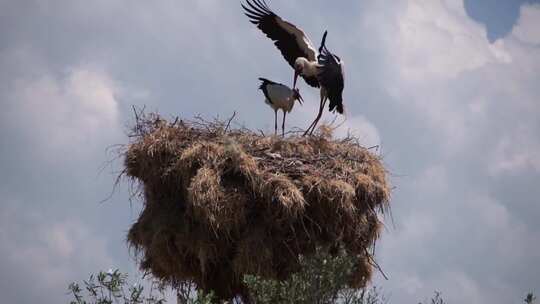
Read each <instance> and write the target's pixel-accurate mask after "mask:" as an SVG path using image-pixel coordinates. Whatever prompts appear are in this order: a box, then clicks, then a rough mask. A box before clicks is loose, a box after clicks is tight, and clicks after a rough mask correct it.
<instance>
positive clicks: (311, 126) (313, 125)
mask: <svg viewBox="0 0 540 304" xmlns="http://www.w3.org/2000/svg"><path fill="white" fill-rule="evenodd" d="M323 101H324V94H323V92H322V91H321V104H320V107H319V115H318V116H317V118H315V120H314V121H313V122H312V123H311V125H309V127H308V128H307V130H306V132H304V135H303V136H306V135H308V134H310V130H311V129H312V128H315V126H316V123H317V121H318V118H319V117H321V115H322V111H323V110H324V104H323ZM311 133H313V132H311Z"/></svg>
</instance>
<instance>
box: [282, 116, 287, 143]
mask: <svg viewBox="0 0 540 304" xmlns="http://www.w3.org/2000/svg"><path fill="white" fill-rule="evenodd" d="M286 115H287V112H285V111H283V124H282V125H281V136H283V137H285V116H286Z"/></svg>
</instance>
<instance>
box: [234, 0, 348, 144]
mask: <svg viewBox="0 0 540 304" xmlns="http://www.w3.org/2000/svg"><path fill="white" fill-rule="evenodd" d="M246 1H247V6H246V5H244V4H242V7H243V8H244V10H245V14H246V16H248V17H249V19H250V22H251V23H253V24H255V25H256V26H257V27H258V28H259V29H260V30H261V31H262V32H263V33H264V34H266V36H267V37H268V38H270V39H271V40H272V41H274V44H275V45H276V47H277V48H278V49H279V50H280V51H281V54H282V55H283V57H284V58H285V60H287V62H288V63H289V65H291V67H292V68H293V69H294V80H293V90H294V89H296V81H297V79H298V76H299V75H300V76H302V78H304V80H305V82H306V83H307V84H308V85H310V86H312V87H315V88H319V87H320V95H321V103H320V108H319V114H318V115H317V118H315V120H314V121H313V123H312V124H311V125H310V126H309V127H308V129H307V130H306V132H305V133H304V135H307V134H312V133H313V131H314V130H315V127H316V126H317V123H318V122H319V120H320V119H321V116H322V113H323V110H324V106H325V104H326V101H327V100H328V99H329V100H330V105H329V109H328V110H329V111H330V112H332V111H337V112H338V113H340V114H343V112H344V109H343V88H344V64H343V61H342V60H341V59H340V58H339V57H338V56H336V55H334V54H333V53H331V52H330V51H329V50H328V49H327V48H326V45H325V42H326V35H327V34H328V32H326V31H325V32H324V35H323V39H322V42H321V46H320V48H319V50H318V51H317V50H316V49H315V48H314V47H313V43H312V42H311V40H310V39H309V37H307V35H306V34H305V33H304V31H302V30H301V29H300V28H298V27H296V26H295V25H294V24H292V23H290V22H287V21H285V20H283V19H282V18H281V17H279V16H278V15H276V14H275V13H274V12H272V11H271V10H270V8H269V7H268V5H267V4H266V1H265V0H246Z"/></svg>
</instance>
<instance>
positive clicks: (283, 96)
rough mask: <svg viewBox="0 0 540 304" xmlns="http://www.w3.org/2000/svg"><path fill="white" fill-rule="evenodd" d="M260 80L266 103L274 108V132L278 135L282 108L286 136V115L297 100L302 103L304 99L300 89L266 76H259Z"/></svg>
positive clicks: (282, 125)
mask: <svg viewBox="0 0 540 304" xmlns="http://www.w3.org/2000/svg"><path fill="white" fill-rule="evenodd" d="M259 80H260V81H261V82H262V83H261V86H260V87H259V89H260V90H261V91H262V92H263V94H264V97H265V98H266V99H265V102H266V104H267V105H269V106H270V107H271V108H272V109H274V114H275V115H274V128H275V129H274V131H275V133H274V134H276V135H277V112H278V110H282V111H283V123H282V124H281V134H282V136H285V116H286V115H287V113H290V112H291V111H292V109H293V107H294V102H295V101H296V100H298V102H300V104H302V102H303V101H304V99H303V98H302V96H301V95H300V91H299V90H298V89H294V90H293V89H291V88H289V87H288V86H286V85H284V84H281V83H277V82H273V81H271V80H268V79H265V78H259Z"/></svg>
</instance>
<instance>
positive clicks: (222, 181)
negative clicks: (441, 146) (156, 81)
mask: <svg viewBox="0 0 540 304" xmlns="http://www.w3.org/2000/svg"><path fill="white" fill-rule="evenodd" d="M330 133H331V132H330V131H329V130H328V129H327V128H324V127H323V128H320V129H319V131H318V134H317V135H315V136H311V137H295V136H292V137H290V138H285V139H283V138H278V137H268V136H264V135H263V134H258V133H255V132H252V131H250V130H247V129H231V128H230V121H225V122H222V121H217V120H216V121H204V120H202V119H198V120H195V121H179V120H176V121H174V122H173V123H171V122H168V121H166V120H164V119H162V118H161V117H159V116H158V115H156V114H151V115H142V116H138V117H137V121H136V125H135V127H134V128H133V132H132V134H131V135H132V136H131V138H132V142H131V143H130V144H129V145H128V146H127V149H126V152H125V174H126V175H127V176H128V177H130V178H132V179H133V180H135V181H136V182H137V183H138V184H139V185H140V186H141V188H140V189H141V194H142V197H143V200H144V209H143V211H142V213H141V214H140V217H139V219H138V220H137V221H136V222H135V223H134V224H133V226H132V227H131V229H130V230H129V233H128V242H129V244H130V245H132V246H133V247H134V248H135V249H136V250H137V252H139V253H140V267H141V268H142V269H143V270H145V271H148V272H150V273H151V274H153V275H154V276H155V277H156V278H158V279H160V280H162V281H164V282H171V283H172V282H181V281H187V280H189V281H193V282H195V283H196V284H197V285H198V287H199V288H201V289H203V290H204V291H207V292H209V291H213V292H214V294H215V295H216V296H217V297H219V298H220V299H231V298H233V297H236V296H244V295H246V290H245V287H244V285H243V283H242V282H243V277H244V275H246V274H250V275H257V276H260V277H263V278H268V279H278V280H283V279H287V278H288V277H289V276H290V275H291V274H292V273H294V272H296V271H298V267H299V256H309V255H311V254H313V253H315V252H316V250H317V249H319V248H326V249H328V250H330V252H336V254H337V252H338V251H337V250H338V249H339V250H340V251H343V250H344V251H346V252H347V254H349V255H352V256H355V257H357V260H358V263H357V265H356V269H355V271H354V275H353V276H352V277H351V282H350V284H351V286H354V287H364V286H365V285H366V284H367V282H368V281H369V280H370V278H371V275H372V271H373V267H374V266H375V264H374V261H373V258H372V249H373V248H374V245H375V242H376V240H377V239H378V237H379V234H380V231H381V227H382V223H381V221H380V215H381V214H383V213H384V212H385V211H386V210H387V209H388V207H389V205H388V202H389V194H390V193H389V185H388V183H387V180H386V171H385V169H384V167H383V165H382V163H381V160H380V159H379V157H377V156H376V155H374V154H372V153H371V152H370V151H369V150H368V149H366V148H363V147H361V146H360V145H359V144H358V143H357V142H356V141H355V139H354V138H347V139H343V140H333V139H332V138H331V134H330Z"/></svg>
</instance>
